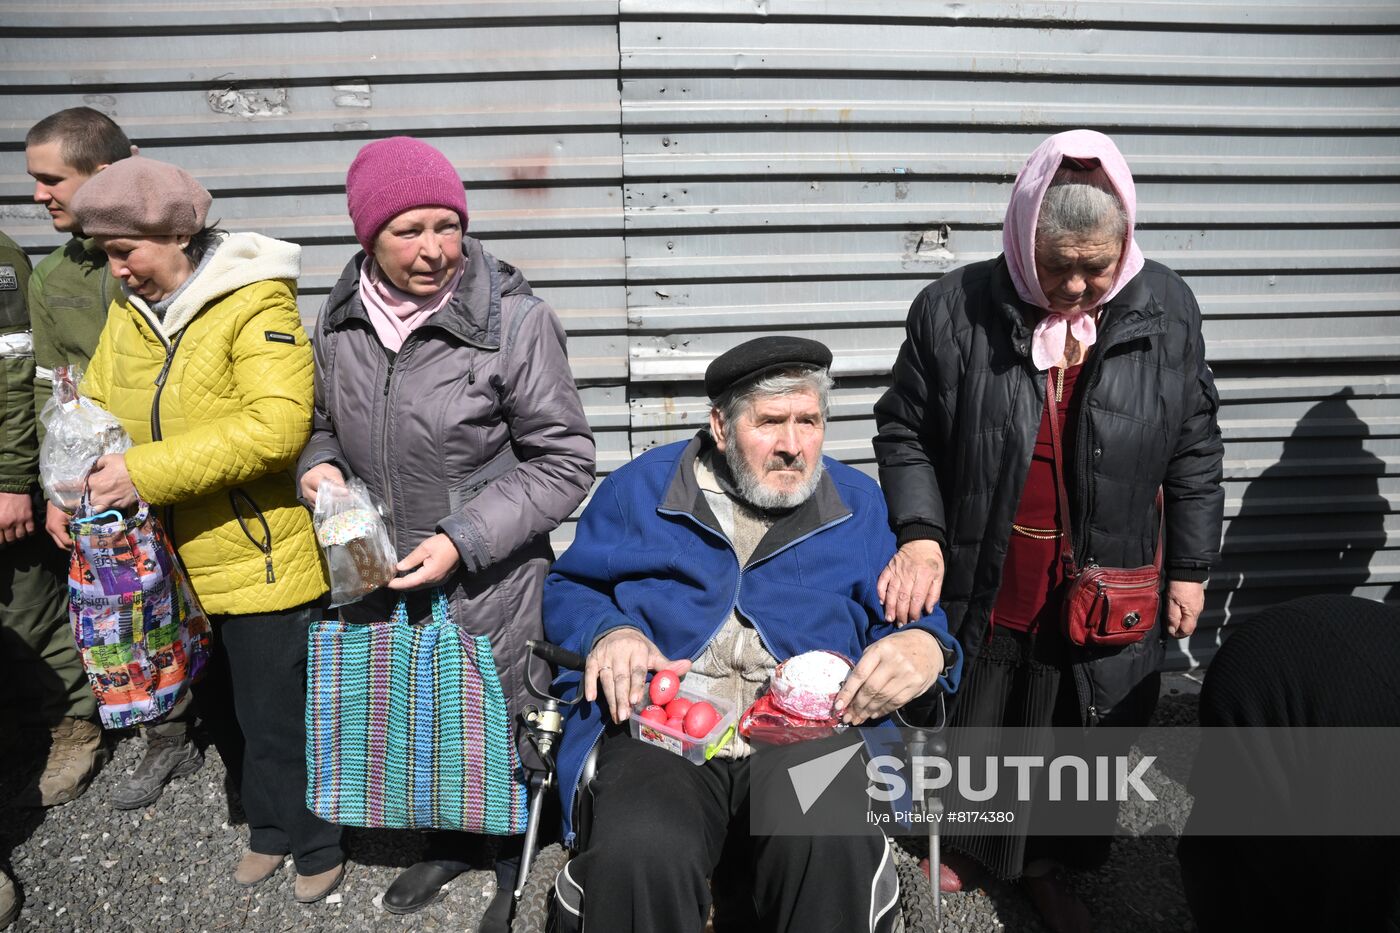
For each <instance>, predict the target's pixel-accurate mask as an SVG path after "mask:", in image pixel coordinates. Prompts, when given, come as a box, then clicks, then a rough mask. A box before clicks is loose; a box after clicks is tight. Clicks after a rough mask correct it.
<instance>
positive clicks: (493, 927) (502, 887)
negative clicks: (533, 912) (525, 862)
mask: <svg viewBox="0 0 1400 933" xmlns="http://www.w3.org/2000/svg"><path fill="white" fill-rule="evenodd" d="M517 839H519V837H515V838H514V839H512V840H511V841H510V842H506V843H505V844H504V847H506V848H507V850H508V851H509V850H510V849H515V848H518V846H515V845H512V844H511V843H512V842H514V841H515V840H517ZM519 874H520V856H519V855H502V854H501V853H500V852H499V851H498V852H497V855H496V894H495V896H494V897H492V898H491V903H490V904H487V905H486V912H485V913H483V914H482V915H481V922H480V923H478V924H477V926H476V933H510V921H511V917H512V915H513V914H514V913H515V882H516V878H517V876H518V875H519Z"/></svg>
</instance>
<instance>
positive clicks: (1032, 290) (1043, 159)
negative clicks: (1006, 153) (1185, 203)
mask: <svg viewBox="0 0 1400 933" xmlns="http://www.w3.org/2000/svg"><path fill="white" fill-rule="evenodd" d="M1066 156H1068V157H1070V158H1072V159H1084V160H1090V159H1097V160H1098V162H1099V164H1100V165H1101V166H1102V167H1103V170H1104V173H1105V174H1106V175H1107V176H1108V180H1109V182H1110V183H1111V184H1112V185H1113V188H1114V190H1115V191H1116V192H1117V193H1118V199H1119V200H1120V201H1122V202H1123V208H1124V210H1125V211H1127V214H1128V231H1127V233H1126V234H1125V239H1126V242H1125V243H1124V244H1123V255H1122V258H1121V259H1120V260H1119V262H1118V274H1117V275H1116V276H1115V277H1114V279H1113V285H1112V286H1110V287H1109V289H1108V292H1107V293H1106V294H1105V295H1104V297H1103V301H1102V302H1101V303H1100V304H1106V303H1107V302H1108V301H1109V300H1111V299H1112V298H1113V296H1114V295H1116V294H1118V292H1119V291H1121V290H1122V288H1123V286H1124V285H1126V284H1127V283H1128V282H1129V281H1131V280H1132V278H1133V276H1135V275H1137V274H1138V273H1139V272H1140V271H1142V265H1143V259H1142V250H1140V249H1138V245H1137V242H1136V241H1135V240H1134V239H1133V225H1134V224H1135V223H1136V221H1137V190H1136V189H1135V188H1134V187H1133V174H1132V172H1130V171H1129V170H1128V163H1127V162H1126V161H1124V159H1123V154H1122V153H1121V152H1119V151H1118V147H1117V146H1115V145H1114V144H1113V140H1111V139H1109V138H1108V137H1107V136H1105V135H1104V134H1102V133H1096V132H1094V131H1093V130H1070V131H1069V132H1068V133H1056V134H1055V135H1054V136H1051V137H1050V138H1049V139H1047V140H1045V142H1043V143H1041V144H1040V145H1039V146H1036V148H1035V151H1034V152H1032V153H1031V154H1030V157H1029V158H1028V159H1026V164H1025V165H1023V166H1022V167H1021V172H1020V174H1019V175H1017V176H1016V184H1015V186H1014V187H1013V188H1012V189H1011V203H1010V204H1008V205H1007V207H1006V220H1005V222H1004V223H1003V224H1002V227H1001V248H1002V251H1003V252H1004V253H1005V254H1006V265H1007V267H1008V268H1009V269H1010V272H1011V281H1012V282H1014V283H1015V285H1016V294H1018V295H1020V296H1021V300H1022V301H1025V302H1027V303H1028V304H1032V305H1035V306H1036V307H1037V308H1043V309H1045V310H1046V311H1049V310H1050V299H1048V298H1046V297H1045V293H1044V292H1042V291H1041V290H1040V280H1039V278H1038V277H1037V276H1036V274H1035V228H1036V224H1037V222H1038V221H1039V220H1040V204H1041V202H1042V201H1044V200H1045V192H1046V191H1047V190H1049V188H1050V182H1051V181H1052V180H1054V177H1055V172H1056V171H1058V170H1059V168H1060V163H1061V162H1062V161H1064V159H1065V157H1066ZM1067 333H1072V334H1074V337H1075V339H1076V340H1078V341H1079V342H1080V343H1081V344H1083V345H1084V346H1085V347H1086V348H1087V347H1090V346H1093V344H1094V341H1096V340H1097V339H1098V330H1097V328H1095V326H1094V319H1093V318H1092V317H1090V316H1089V315H1088V314H1087V313H1086V312H1083V311H1078V312H1075V313H1074V314H1070V315H1065V314H1056V313H1053V312H1052V313H1050V314H1047V315H1045V317H1043V318H1041V320H1040V322H1039V323H1037V324H1036V326H1035V336H1034V338H1033V339H1032V341H1031V359H1032V361H1033V362H1034V363H1035V365H1036V368H1037V369H1042V370H1043V369H1049V368H1050V367H1051V366H1053V365H1054V364H1055V361H1056V360H1058V359H1059V358H1060V357H1061V356H1063V355H1064V345H1065V336H1066V334H1067Z"/></svg>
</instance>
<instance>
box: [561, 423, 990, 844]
mask: <svg viewBox="0 0 1400 933" xmlns="http://www.w3.org/2000/svg"><path fill="white" fill-rule="evenodd" d="M702 438H703V435H702V436H700V437H696V438H694V439H692V440H690V441H688V442H687V441H681V442H678V443H675V444H670V445H668V446H665V447H659V448H656V449H654V450H650V451H647V452H646V453H644V454H642V455H641V456H640V457H638V458H636V459H635V460H633V461H632V462H631V463H629V464H627V465H626V466H624V467H622V468H621V469H619V470H617V471H616V472H614V473H612V474H611V475H610V476H608V478H607V479H605V480H604V481H603V482H602V483H601V484H600V485H599V486H598V489H597V491H596V492H595V493H594V494H593V499H592V501H591V502H590V503H589V505H588V508H586V509H585V510H584V512H583V516H582V517H581V518H580V519H579V522H578V529H577V531H576V533H575V537H574V542H573V544H572V545H571V546H570V547H569V549H568V551H566V552H565V553H564V555H563V556H562V557H561V558H560V559H559V560H558V562H557V563H555V565H554V569H553V572H552V573H550V575H549V577H548V579H546V580H545V585H544V627H545V635H546V636H547V637H548V638H549V640H550V641H552V642H554V643H555V644H559V645H563V646H564V647H566V648H569V649H571V650H573V651H576V652H578V653H579V654H584V655H586V654H587V653H588V651H589V650H590V649H591V648H592V646H593V643H594V642H595V641H596V640H597V639H598V637H599V636H600V635H602V634H604V633H606V632H607V631H609V630H610V629H613V628H618V627H620V626H631V627H634V628H636V629H639V630H640V631H641V632H642V633H643V634H644V635H646V636H647V638H649V639H651V641H652V642H653V643H654V644H655V645H656V647H657V648H658V649H659V650H660V651H661V653H662V654H664V655H665V656H666V657H668V658H690V659H692V660H693V659H695V658H698V657H699V656H700V654H701V653H702V652H703V651H704V650H705V648H706V646H708V645H709V643H710V641H711V640H713V638H714V637H715V635H716V634H717V633H718V632H719V629H720V628H721V626H722V625H723V624H724V620H725V619H726V618H728V616H729V611H730V609H731V608H735V609H737V610H738V612H739V614H740V615H741V616H742V617H743V618H745V619H747V620H749V621H750V622H751V623H752V624H753V626H754V628H755V629H756V630H757V631H758V634H759V636H760V637H761V638H762V640H763V644H764V646H765V647H766V648H767V649H768V651H769V653H770V654H772V655H773V656H774V657H775V658H778V659H779V660H781V659H783V658H788V657H791V656H793V655H796V654H801V653H802V652H804V651H813V650H817V649H823V648H824V649H828V650H831V651H838V652H840V653H842V654H844V655H846V656H847V657H850V658H858V657H860V655H861V654H862V653H863V652H864V650H865V648H866V647H867V646H868V645H870V643H871V642H874V641H876V640H877V639H879V638H883V637H884V636H886V635H889V634H891V633H893V632H895V631H897V629H896V628H895V627H894V626H893V625H890V624H888V623H886V622H885V621H884V614H883V612H882V610H881V608H880V600H879V597H878V596H877V594H876V589H875V581H876V579H877V578H878V577H879V575H880V571H881V570H883V569H884V567H885V565H886V564H887V563H888V562H889V559H890V557H892V556H893V555H894V552H895V537H894V534H893V532H891V531H890V527H889V521H888V515H887V513H886V511H885V500H884V496H883V495H882V494H881V492H880V488H879V487H878V486H877V485H876V484H875V482H874V480H872V479H870V478H869V477H868V476H866V475H865V474H863V473H861V472H859V471H858V470H855V469H853V468H851V467H848V466H846V465H845V464H843V463H840V462H839V461H836V460H832V459H831V458H829V457H824V458H822V459H823V463H824V465H825V476H824V477H823V479H822V483H821V485H820V486H819V487H818V490H817V492H816V493H814V494H813V496H812V498H811V499H810V500H808V502H807V503H805V504H804V505H803V506H801V507H799V508H797V509H795V510H794V511H793V512H792V513H789V514H788V515H786V516H784V517H783V518H782V519H780V520H779V521H778V522H777V523H776V524H774V526H773V527H772V529H770V531H769V532H768V534H767V535H766V536H765V537H764V538H763V540H762V541H760V542H759V545H758V547H757V548H756V549H755V551H754V553H753V555H752V556H751V557H750V559H749V563H748V565H747V566H746V567H744V568H742V570H741V569H740V567H739V561H738V558H737V555H736V554H735V552H734V548H733V547H732V546H731V545H730V543H729V541H728V539H727V538H725V536H724V534H723V532H722V531H720V530H719V527H718V523H717V522H716V521H715V520H714V516H713V515H712V514H711V513H710V512H709V509H708V506H706V505H705V504H704V498H703V495H702V494H700V492H699V490H698V487H697V485H696V482H695V477H694V469H693V463H694V459H695V456H696V453H697V451H698V450H699V449H700V447H701V444H702ZM911 625H912V626H913V627H916V628H921V629H924V630H926V631H928V632H931V633H933V635H934V636H935V637H937V638H938V640H939V641H940V642H941V643H942V644H944V645H945V646H947V647H948V648H950V649H951V650H952V651H953V652H954V656H955V660H954V663H953V664H951V665H950V666H949V669H948V670H946V671H945V672H944V673H943V675H942V676H940V677H939V680H938V685H937V686H938V687H941V688H942V689H943V690H944V691H945V692H949V693H951V692H952V691H953V690H954V689H956V687H957V683H958V679H959V677H960V675H961V673H962V651H961V649H960V648H959V647H958V644H957V642H956V640H954V639H953V637H952V636H951V635H949V634H948V620H947V617H946V616H945V615H944V614H943V610H942V609H941V608H935V609H934V611H933V612H932V613H930V614H929V615H926V616H924V617H923V618H922V619H920V620H918V621H917V622H914V623H911ZM579 680H580V675H579V673H578V672H576V671H565V672H563V673H561V674H560V677H559V679H558V680H557V681H556V693H558V694H559V695H561V696H563V697H564V698H565V699H572V698H573V697H574V696H575V695H576V694H577V692H578V684H579ZM607 718H608V717H607V711H606V704H605V703H604V702H602V700H601V697H600V698H599V702H596V703H588V702H580V703H578V704H577V705H575V706H573V707H572V708H571V710H570V712H569V714H568V718H567V720H566V723H565V728H564V737H563V741H562V742H561V744H560V748H559V754H558V763H559V788H560V793H561V794H562V796H563V803H564V809H563V812H564V834H565V842H566V844H569V845H572V844H573V838H574V829H573V826H572V814H573V799H574V794H575V792H576V789H577V784H578V779H579V776H580V773H581V771H582V769H583V763H584V760H585V759H586V758H587V756H588V751H589V749H590V748H592V746H593V745H594V743H596V742H597V740H598V737H599V736H600V735H601V734H602V732H603V728H604V725H605V724H606V722H607Z"/></svg>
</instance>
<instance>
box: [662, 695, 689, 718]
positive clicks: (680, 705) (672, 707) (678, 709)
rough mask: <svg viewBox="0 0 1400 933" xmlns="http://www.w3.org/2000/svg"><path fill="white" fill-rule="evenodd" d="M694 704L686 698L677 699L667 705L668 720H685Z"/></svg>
mask: <svg viewBox="0 0 1400 933" xmlns="http://www.w3.org/2000/svg"><path fill="white" fill-rule="evenodd" d="M693 705H694V704H693V703H692V702H691V701H690V700H687V699H686V698H685V697H676V698H675V699H674V700H672V701H671V702H670V703H667V704H666V718H667V719H684V718H685V714H686V713H688V712H690V707H691V706H693Z"/></svg>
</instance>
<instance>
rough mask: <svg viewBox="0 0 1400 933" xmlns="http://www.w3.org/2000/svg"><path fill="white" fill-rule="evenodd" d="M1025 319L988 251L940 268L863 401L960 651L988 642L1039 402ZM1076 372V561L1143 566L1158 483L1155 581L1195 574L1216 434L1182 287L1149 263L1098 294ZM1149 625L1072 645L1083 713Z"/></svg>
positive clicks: (1101, 699)
mask: <svg viewBox="0 0 1400 933" xmlns="http://www.w3.org/2000/svg"><path fill="white" fill-rule="evenodd" d="M1031 319H1033V317H1032V312H1031V310H1030V309H1029V308H1028V307H1027V306H1025V305H1024V303H1023V302H1021V300H1020V299H1019V298H1018V297H1017V295H1016V290H1015V287H1014V286H1013V285H1012V283H1011V277H1010V275H1009V274H1008V273H1007V269H1006V262H1005V260H1004V259H1003V258H998V259H995V260H987V261H985V262H979V263H973V264H972V265H969V266H964V267H962V268H960V269H957V270H954V271H953V272H951V273H949V274H948V275H946V276H944V277H943V278H942V279H940V280H938V281H937V282H935V283H934V284H932V285H930V286H928V287H927V288H925V289H924V290H923V292H921V293H920V294H919V297H918V298H916V299H915V300H914V304H913V307H912V308H910V310H909V318H908V323H907V332H906V334H907V336H906V339H905V341H904V345H903V347H901V348H900V351H899V358H898V359H897V360H896V362H895V365H894V370H893V373H892V376H891V379H892V385H891V387H890V388H889V390H888V391H886V392H885V394H884V395H883V396H882V397H881V398H880V400H879V402H877V403H876V405H875V420H876V422H877V424H878V426H879V434H877V435H876V437H875V442H874V443H875V457H876V460H878V461H879V465H880V485H881V486H882V487H883V489H884V492H885V500H886V501H887V502H888V504H889V511H890V521H891V524H892V525H893V526H894V528H895V530H896V532H897V533H898V535H899V540H900V542H901V543H903V542H904V541H907V540H910V539H911V538H931V539H933V540H936V541H938V542H940V544H942V546H943V550H944V554H945V555H946V567H945V570H944V577H943V593H942V596H941V598H940V605H942V607H943V609H944V611H945V612H947V613H948V627H949V629H950V630H951V631H952V632H953V633H954V634H955V635H957V637H958V641H960V642H961V643H962V646H963V649H964V651H965V652H966V653H967V657H968V659H969V663H970V661H971V659H972V658H973V657H975V656H976V655H977V653H978V650H979V649H980V647H981V646H982V643H983V641H984V640H985V639H986V637H987V626H988V623H989V620H990V617H991V611H992V607H993V605H994V604H995V602H996V596H997V591H998V589H999V588H1000V587H1001V574H1002V566H1003V563H1004V561H1005V559H1006V548H1007V541H1008V540H1009V538H1010V535H1011V523H1012V521H1013V520H1014V519H1015V515H1016V508H1017V504H1018V503H1019V502H1020V500H1021V493H1022V490H1023V488H1024V485H1025V481H1026V472H1027V470H1028V468H1029V466H1030V461H1031V454H1032V450H1033V448H1034V446H1035V437H1036V432H1037V431H1038V430H1039V426H1040V420H1041V412H1042V410H1043V408H1044V406H1045V391H1046V385H1045V374H1044V373H1039V372H1037V371H1036V368H1035V365H1034V364H1033V363H1032V362H1031V360H1030V342H1031V333H1032V331H1031V327H1030V325H1029V324H1028V323H1027V322H1028V320H1031ZM1079 378H1080V380H1081V382H1082V384H1083V386H1084V387H1085V388H1084V391H1083V396H1084V397H1083V400H1082V403H1081V404H1080V405H1079V406H1078V410H1077V411H1071V418H1072V419H1073V421H1072V425H1073V427H1072V430H1073V431H1074V432H1075V435H1076V439H1077V442H1076V444H1075V447H1074V449H1075V450H1077V451H1078V452H1079V453H1078V458H1077V462H1075V463H1072V464H1070V465H1069V468H1068V470H1067V472H1069V473H1070V480H1069V482H1068V483H1067V484H1066V485H1067V486H1068V489H1069V499H1070V509H1071V511H1072V513H1073V521H1072V525H1073V530H1074V542H1073V543H1074V553H1075V560H1076V561H1077V562H1078V563H1079V564H1080V565H1084V564H1088V563H1090V562H1097V563H1099V564H1101V565H1102V566H1105V567H1140V566H1142V565H1144V564H1150V563H1152V556H1153V553H1154V550H1155V546H1156V539H1157V533H1156V530H1157V508H1156V502H1155V500H1156V495H1157V489H1158V487H1161V488H1162V491H1163V494H1164V499H1165V505H1164V508H1165V511H1166V517H1165V518H1166V553H1165V555H1164V556H1165V559H1164V561H1163V565H1164V570H1165V572H1166V576H1167V578H1168V579H1171V580H1193V581H1204V580H1205V579H1206V577H1207V575H1208V573H1209V570H1210V567H1211V565H1212V564H1214V563H1215V561H1216V559H1217V558H1218V556H1219V548H1220V531H1221V524H1222V519H1223V511H1224V502H1225V493H1224V490H1223V489H1222V487H1221V485H1220V481H1221V472H1222V461H1223V456H1224V447H1223V445H1222V443H1221V438H1220V426H1219V424H1218V423H1217V421H1216V410H1217V409H1218V408H1219V405H1220V399H1219V396H1218V395H1217V394H1216V390H1215V380H1214V377H1213V376H1212V374H1211V371H1210V367H1209V366H1208V365H1206V360H1205V347H1204V343H1203V341H1202V337H1201V312H1200V309H1199V308H1198V307H1197V305H1196V299H1195V296H1194V295H1192V294H1191V289H1190V288H1188V287H1187V285H1186V283H1185V282H1183V281H1182V280H1181V278H1180V277H1179V276H1178V275H1177V274H1176V273H1174V272H1172V271H1171V270H1170V269H1168V268H1167V267H1166V266H1163V265H1161V264H1160V263H1156V262H1151V261H1149V262H1148V263H1147V264H1146V266H1145V267H1144V268H1143V270H1142V271H1141V272H1139V273H1138V274H1137V276H1135V277H1134V278H1133V279H1132V281H1130V282H1129V283H1128V284H1127V285H1126V286H1124V288H1123V289H1122V291H1121V292H1119V294H1118V295H1117V296H1116V297H1115V298H1113V299H1112V300H1111V301H1109V302H1108V304H1107V305H1105V307H1104V313H1103V317H1102V319H1101V322H1100V330H1099V339H1098V343H1096V344H1095V345H1094V348H1093V351H1092V353H1091V354H1090V355H1089V358H1088V360H1087V362H1086V363H1085V369H1084V373H1083V375H1081V376H1080V377H1079ZM1161 638H1162V636H1161V623H1160V621H1159V622H1158V625H1157V627H1156V628H1155V629H1154V630H1153V631H1152V632H1151V633H1149V634H1148V636H1147V637H1146V638H1144V639H1143V640H1142V641H1139V642H1136V643H1134V644H1132V645H1127V646H1125V647H1123V648H1116V649H1115V648H1107V649H1088V648H1084V649H1078V650H1077V651H1076V652H1075V656H1074V658H1073V665H1072V666H1073V669H1074V675H1075V683H1076V685H1077V687H1078V688H1079V697H1080V705H1081V713H1082V716H1083V719H1084V721H1085V722H1086V723H1088V724H1092V723H1094V722H1096V721H1097V720H1099V719H1101V718H1103V717H1104V716H1106V715H1107V714H1108V713H1109V711H1110V710H1111V709H1112V708H1113V707H1114V706H1115V705H1116V704H1117V703H1118V702H1119V701H1120V700H1122V699H1123V698H1124V697H1125V696H1126V695H1127V694H1128V692H1129V691H1130V690H1131V689H1132V688H1133V687H1134V686H1135V685H1136V684H1137V683H1138V682H1140V681H1141V680H1142V679H1143V678H1144V677H1146V676H1148V675H1150V674H1151V673H1152V672H1153V671H1155V670H1156V669H1157V667H1158V665H1159V664H1160V662H1161V659H1162V653H1163V650H1162V649H1163V644H1162V640H1161ZM959 696H961V692H960V694H959Z"/></svg>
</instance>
